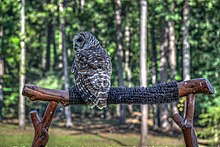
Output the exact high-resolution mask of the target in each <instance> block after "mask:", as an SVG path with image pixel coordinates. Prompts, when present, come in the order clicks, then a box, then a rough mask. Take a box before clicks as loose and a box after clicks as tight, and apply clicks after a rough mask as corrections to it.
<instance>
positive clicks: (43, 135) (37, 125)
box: [30, 101, 58, 147]
mask: <svg viewBox="0 0 220 147" xmlns="http://www.w3.org/2000/svg"><path fill="white" fill-rule="evenodd" d="M57 105H58V103H57V102H55V101H51V102H50V103H49V104H48V106H47V109H46V111H45V113H44V116H43V118H42V120H40V118H39V116H38V114H37V111H36V110H34V111H31V112H30V115H31V120H32V123H33V125H34V130H35V135H34V140H33V142H32V147H44V146H46V144H47V142H48V140H49V134H48V130H49V127H50V124H51V121H52V119H53V115H54V112H55V110H56V108H57Z"/></svg>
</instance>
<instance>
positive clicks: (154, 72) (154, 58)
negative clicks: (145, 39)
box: [151, 24, 159, 129]
mask: <svg viewBox="0 0 220 147" xmlns="http://www.w3.org/2000/svg"><path fill="white" fill-rule="evenodd" d="M151 26H152V29H151V49H152V76H151V77H152V84H153V85H155V84H156V83H157V82H158V76H157V74H158V70H157V68H158V67H157V48H156V39H155V28H154V24H152V25H151ZM153 113H154V118H153V120H154V125H153V128H154V129H157V128H158V127H159V124H158V122H159V120H158V119H159V110H158V106H157V105H153Z"/></svg>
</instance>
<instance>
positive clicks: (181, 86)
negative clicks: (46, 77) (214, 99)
mask: <svg viewBox="0 0 220 147" xmlns="http://www.w3.org/2000/svg"><path fill="white" fill-rule="evenodd" d="M177 85H178V95H179V96H180V97H182V96H187V95H188V94H197V93H210V94H212V93H214V89H213V87H212V86H211V84H210V82H209V81H208V80H207V79H204V78H199V79H193V80H188V81H183V82H179V83H177ZM119 88H121V89H120V90H118V89H119ZM129 89H131V90H132V89H133V87H131V88H127V90H129ZM139 89H140V88H139ZM111 90H115V91H116V92H119V91H121V90H123V87H118V88H111V89H110V98H108V104H111V103H113V104H116V103H117V102H118V103H121V101H119V100H117V99H118V98H119V97H120V95H118V96H117V97H115V96H111V93H114V92H111ZM146 90H147V89H146ZM125 93H126V91H125V92H124V93H121V94H123V95H125ZM153 94H154V95H156V94H157V93H153ZM165 94H166V93H165ZM171 94H173V93H171ZM23 95H24V96H27V97H29V98H30V100H32V101H36V100H41V101H56V102H59V103H61V104H63V105H64V106H66V105H69V104H70V96H69V91H64V90H53V89H47V88H42V87H39V86H36V85H31V84H26V85H25V86H24V88H23ZM139 95H140V94H139ZM125 96H126V95H125ZM128 96H131V94H130V95H128ZM140 96H141V95H140ZM135 97H136V98H137V100H138V97H137V96H136V95H135ZM132 98H133V97H132ZM171 98H172V97H171ZM139 99H140V98H139ZM137 100H136V101H135V102H132V104H134V103H136V104H140V101H139V102H137ZM175 100H178V99H175ZM175 100H171V101H168V102H172V101H175ZM129 101H130V100H128V101H127V102H126V103H129ZM142 101H145V99H144V98H142V99H141V102H142ZM155 101H156V100H155ZM146 103H147V102H146ZM72 104H85V103H84V101H83V100H82V98H81V97H79V96H77V95H76V97H74V103H72Z"/></svg>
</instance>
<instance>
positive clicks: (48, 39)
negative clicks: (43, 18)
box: [45, 18, 52, 71]
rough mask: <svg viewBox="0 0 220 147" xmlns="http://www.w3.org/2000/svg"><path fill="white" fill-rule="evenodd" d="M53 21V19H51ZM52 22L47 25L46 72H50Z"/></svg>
mask: <svg viewBox="0 0 220 147" xmlns="http://www.w3.org/2000/svg"><path fill="white" fill-rule="evenodd" d="M50 19H51V18H50ZM51 27H52V25H51V21H50V22H49V23H48V25H47V51H46V67H45V71H49V70H50V54H51V52H50V44H51V35H52V34H51V33H52V30H51Z"/></svg>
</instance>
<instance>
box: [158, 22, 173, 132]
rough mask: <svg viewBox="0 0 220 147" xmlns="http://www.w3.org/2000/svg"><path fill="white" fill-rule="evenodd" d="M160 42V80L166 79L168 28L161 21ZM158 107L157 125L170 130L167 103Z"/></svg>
mask: <svg viewBox="0 0 220 147" xmlns="http://www.w3.org/2000/svg"><path fill="white" fill-rule="evenodd" d="M160 35H161V43H160V54H161V57H160V64H161V71H160V82H166V81H167V77H168V75H167V50H168V29H167V26H166V24H165V22H163V25H162V30H161V34H160ZM159 109H160V122H159V125H160V127H161V128H162V129H163V131H168V130H170V128H171V126H170V123H169V122H168V116H169V113H168V107H167V104H161V105H160V106H159Z"/></svg>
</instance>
